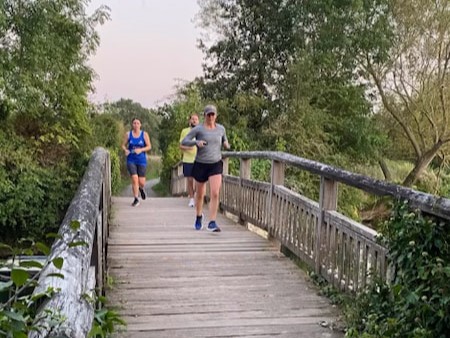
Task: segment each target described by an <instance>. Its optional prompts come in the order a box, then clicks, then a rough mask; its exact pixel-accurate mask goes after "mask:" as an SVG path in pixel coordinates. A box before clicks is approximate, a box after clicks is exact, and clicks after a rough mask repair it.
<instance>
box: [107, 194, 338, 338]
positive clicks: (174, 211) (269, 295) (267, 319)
mask: <svg viewBox="0 0 450 338" xmlns="http://www.w3.org/2000/svg"><path fill="white" fill-rule="evenodd" d="M130 203H131V200H130V198H124V197H115V198H114V199H113V215H114V219H113V222H112V223H113V224H112V226H111V228H110V238H109V242H108V267H109V274H110V276H112V277H113V279H114V280H115V286H114V287H113V289H111V290H107V298H108V300H109V301H110V302H111V303H112V304H114V305H117V306H119V311H120V313H121V315H122V316H123V318H124V319H125V320H126V321H127V323H128V327H127V332H124V333H122V334H120V337H133V338H139V337H146V338H147V337H190V338H191V337H253V338H254V337H273V336H276V337H312V338H313V337H342V336H343V334H342V333H340V332H337V331H332V330H331V329H330V328H328V327H323V326H321V325H320V323H322V324H324V323H328V324H331V323H334V321H335V320H336V317H337V315H338V314H337V310H336V309H335V308H333V307H332V306H331V305H330V303H329V301H328V300H327V299H326V298H324V297H321V296H318V295H317V289H316V288H315V287H314V286H313V285H312V284H311V282H310V281H309V280H308V277H307V276H306V274H305V273H304V272H303V271H302V270H300V269H299V268H298V267H297V266H296V265H295V264H294V263H293V262H292V261H290V260H289V259H288V258H286V257H285V256H283V255H282V254H280V253H279V251H278V248H277V247H276V246H275V245H274V244H273V243H271V242H269V241H267V240H266V239H263V238H261V237H259V236H258V235H256V234H254V233H252V232H250V231H248V230H246V229H245V228H244V227H243V226H241V225H238V224H235V223H233V221H231V220H229V219H226V218H225V217H224V216H222V215H219V218H218V223H219V225H220V226H221V227H222V229H223V231H222V232H221V233H210V232H207V231H206V230H202V231H195V230H194V229H193V221H194V210H193V209H192V208H188V207H187V199H185V198H164V199H163V198H160V199H157V198H150V199H147V200H146V201H143V202H141V205H140V206H139V207H137V208H133V207H131V206H130Z"/></svg>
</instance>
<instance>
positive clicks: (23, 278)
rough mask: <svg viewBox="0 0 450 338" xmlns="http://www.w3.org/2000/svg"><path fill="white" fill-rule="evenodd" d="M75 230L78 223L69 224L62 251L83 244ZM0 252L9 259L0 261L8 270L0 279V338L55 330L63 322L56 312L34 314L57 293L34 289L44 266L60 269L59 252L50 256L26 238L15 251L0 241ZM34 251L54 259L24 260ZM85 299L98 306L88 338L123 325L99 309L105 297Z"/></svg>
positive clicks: (110, 312)
mask: <svg viewBox="0 0 450 338" xmlns="http://www.w3.org/2000/svg"><path fill="white" fill-rule="evenodd" d="M79 228H80V223H79V222H78V221H72V222H71V229H72V231H73V232H72V235H71V236H69V237H68V238H65V239H64V242H65V244H66V245H63V246H61V247H62V248H66V250H70V249H71V248H74V247H76V246H79V245H86V244H87V243H85V242H80V241H76V237H77V230H78V229H79ZM46 237H57V238H59V239H61V240H62V238H61V237H59V236H58V235H54V234H47V235H46ZM0 250H2V251H6V252H8V254H10V256H11V260H10V261H7V262H6V263H1V262H0V268H3V267H7V268H9V269H10V271H11V274H10V277H9V278H8V277H6V279H3V277H1V276H0V336H1V337H11V338H12V337H14V338H15V337H18V338H21V337H24V338H26V337H27V336H28V334H29V333H30V332H33V331H39V330H40V329H45V330H49V331H50V332H51V330H52V329H53V328H57V327H59V326H60V325H61V324H62V323H63V322H64V320H65V319H64V318H63V316H61V314H60V313H58V311H54V312H53V311H43V312H40V313H39V314H38V312H39V311H38V310H39V306H40V305H41V304H42V302H43V300H44V299H49V298H51V297H53V296H54V295H55V294H56V293H57V292H58V290H55V289H53V288H51V287H49V288H47V289H46V290H45V291H44V292H41V293H37V292H34V289H35V287H36V286H38V283H37V280H38V279H39V277H40V275H41V274H42V272H43V271H44V269H45V268H46V267H47V266H48V265H50V264H52V265H53V266H54V267H55V268H56V269H58V270H61V269H62V267H63V265H64V259H63V258H62V257H60V256H59V255H60V254H61V252H54V253H53V255H51V256H50V248H49V247H48V246H47V245H45V244H43V243H40V242H34V241H32V240H27V239H24V240H22V241H20V246H18V247H16V248H13V247H11V246H9V245H7V244H4V243H1V242H0ZM34 252H40V253H42V254H44V255H45V256H47V257H55V256H56V257H55V258H53V259H50V258H46V259H44V261H40V260H36V259H35V258H34V257H28V256H29V255H30V254H32V253H34ZM30 269H34V271H31V270H30ZM49 276H50V275H49ZM51 276H53V277H55V278H64V275H63V274H61V273H53V274H51ZM86 298H87V300H88V301H90V302H92V304H93V306H96V305H98V306H99V307H100V308H98V309H96V311H95V314H94V323H93V326H92V330H91V332H90V333H89V337H96V338H98V337H108V336H109V335H110V334H112V333H114V332H115V331H116V328H117V325H125V322H124V321H123V320H122V319H121V318H120V316H119V315H118V313H117V312H115V311H114V310H112V309H108V308H107V307H104V306H102V305H103V304H104V303H105V302H106V299H105V297H97V296H95V294H94V297H89V296H86Z"/></svg>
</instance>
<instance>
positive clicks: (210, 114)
mask: <svg viewBox="0 0 450 338" xmlns="http://www.w3.org/2000/svg"><path fill="white" fill-rule="evenodd" d="M215 115H216V114H215V113H209V114H206V116H215Z"/></svg>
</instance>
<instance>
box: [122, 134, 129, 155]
mask: <svg viewBox="0 0 450 338" xmlns="http://www.w3.org/2000/svg"><path fill="white" fill-rule="evenodd" d="M127 145H128V132H126V133H125V135H124V136H123V141H122V149H123V151H124V152H125V156H128V155H129V154H130V150H128V148H127Z"/></svg>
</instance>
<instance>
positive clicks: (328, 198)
mask: <svg viewBox="0 0 450 338" xmlns="http://www.w3.org/2000/svg"><path fill="white" fill-rule="evenodd" d="M337 198H338V189H337V182H336V181H334V180H331V179H329V178H326V177H323V176H321V177H320V195H319V209H320V211H319V219H318V220H317V225H316V245H315V250H314V251H315V252H314V256H315V257H314V258H315V262H316V274H317V275H320V273H321V271H320V270H321V256H322V255H321V246H322V240H323V234H322V228H323V225H324V216H325V211H327V210H336V209H337Z"/></svg>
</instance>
